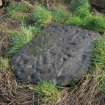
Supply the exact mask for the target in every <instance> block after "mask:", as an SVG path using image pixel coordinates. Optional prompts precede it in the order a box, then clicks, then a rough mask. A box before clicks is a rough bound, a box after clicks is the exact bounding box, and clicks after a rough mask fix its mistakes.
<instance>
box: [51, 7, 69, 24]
mask: <svg viewBox="0 0 105 105" xmlns="http://www.w3.org/2000/svg"><path fill="white" fill-rule="evenodd" d="M69 16H70V12H68V11H67V10H66V9H65V7H63V6H59V7H58V8H56V9H55V10H54V11H52V21H53V22H55V23H60V24H63V23H64V22H65V21H66V20H67V19H68V17H69Z"/></svg>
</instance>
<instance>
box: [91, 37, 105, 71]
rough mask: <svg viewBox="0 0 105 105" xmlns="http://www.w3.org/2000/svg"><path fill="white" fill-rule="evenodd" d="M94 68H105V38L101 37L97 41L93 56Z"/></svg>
mask: <svg viewBox="0 0 105 105" xmlns="http://www.w3.org/2000/svg"><path fill="white" fill-rule="evenodd" d="M91 65H92V68H94V69H97V68H99V69H102V70H103V69H105V39H104V38H100V39H98V40H97V41H96V42H95V47H94V51H93V56H92V64H91Z"/></svg>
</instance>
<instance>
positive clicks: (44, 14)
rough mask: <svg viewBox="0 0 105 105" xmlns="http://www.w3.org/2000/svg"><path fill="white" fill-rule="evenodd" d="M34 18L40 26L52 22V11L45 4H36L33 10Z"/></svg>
mask: <svg viewBox="0 0 105 105" xmlns="http://www.w3.org/2000/svg"><path fill="white" fill-rule="evenodd" d="M32 20H33V21H34V24H35V25H37V26H40V27H44V26H46V25H48V24H50V23H51V21H52V15H51V12H50V11H48V10H47V9H46V8H45V7H43V6H36V8H35V9H34V10H33V12H32Z"/></svg>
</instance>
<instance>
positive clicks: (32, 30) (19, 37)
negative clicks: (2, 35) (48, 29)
mask: <svg viewBox="0 0 105 105" xmlns="http://www.w3.org/2000/svg"><path fill="white" fill-rule="evenodd" d="M38 32H40V29H39V28H36V27H35V26H28V27H26V26H24V25H22V26H21V30H20V32H11V33H10V34H11V38H12V41H13V46H12V47H11V48H10V50H9V54H15V53H17V52H18V51H19V50H20V49H21V48H22V47H24V46H25V45H26V44H28V43H29V42H30V41H31V40H32V39H33V37H34V36H35V35H37V33H38Z"/></svg>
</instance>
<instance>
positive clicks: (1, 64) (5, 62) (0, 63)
mask: <svg viewBox="0 0 105 105" xmlns="http://www.w3.org/2000/svg"><path fill="white" fill-rule="evenodd" d="M8 68H9V59H8V58H3V57H0V71H4V70H7V69H8Z"/></svg>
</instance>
